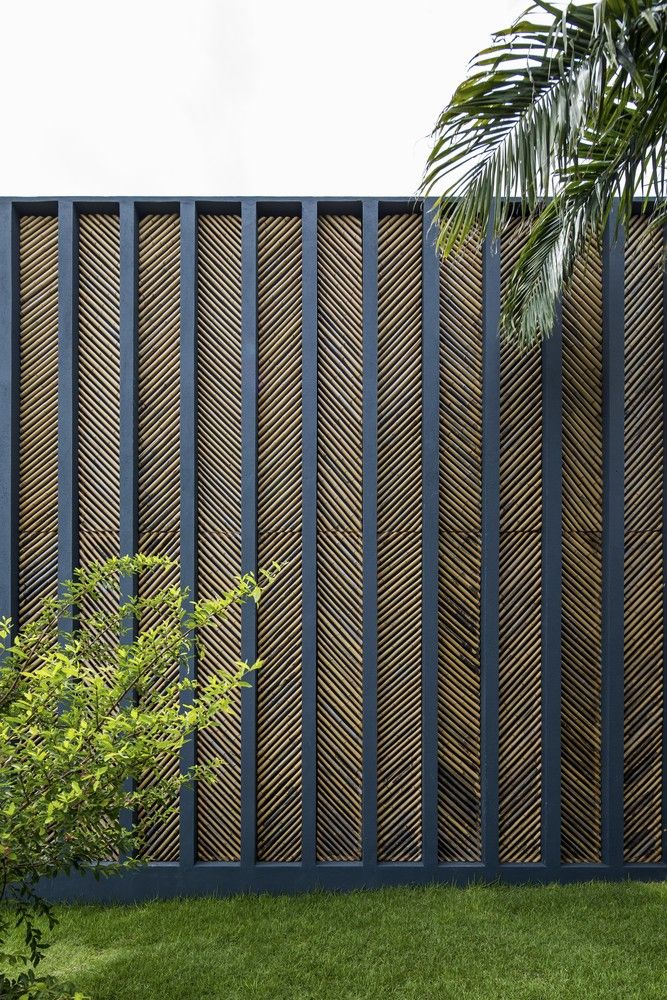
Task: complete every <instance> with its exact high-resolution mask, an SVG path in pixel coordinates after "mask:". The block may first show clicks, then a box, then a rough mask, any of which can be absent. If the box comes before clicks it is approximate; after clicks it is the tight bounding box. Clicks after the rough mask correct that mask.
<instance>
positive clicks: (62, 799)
mask: <svg viewBox="0 0 667 1000" xmlns="http://www.w3.org/2000/svg"><path fill="white" fill-rule="evenodd" d="M175 569H176V566H175V564H173V563H172V562H170V560H169V559H167V558H162V557H156V556H135V557H129V556H128V557H124V558H121V559H111V560H109V561H108V562H106V563H103V564H93V565H91V566H88V567H87V568H85V569H80V570H77V571H76V574H75V579H74V581H73V582H69V583H67V584H65V585H64V587H63V589H62V593H61V596H59V597H57V598H48V599H46V600H44V601H43V603H42V605H41V608H40V612H39V614H38V616H37V617H36V618H35V619H34V620H33V621H31V622H29V623H28V624H27V625H25V626H24V627H23V628H22V629H21V630H20V631H19V632H18V634H17V635H16V637H15V638H14V640H13V642H11V640H10V636H11V623H10V622H9V621H8V620H6V619H5V620H3V621H2V622H0V636H1V637H2V638H3V640H4V641H5V645H6V646H7V648H6V650H5V652H4V657H3V659H2V663H1V665H0V896H1V897H2V902H0V948H1V947H2V942H3V941H5V940H6V938H7V933H8V929H9V928H10V927H11V926H12V925H13V924H14V923H17V922H18V924H19V926H21V927H22V928H23V931H24V945H25V946H24V948H23V949H22V950H20V951H19V952H18V953H9V954H0V963H2V964H4V965H5V967H7V966H9V967H10V968H11V969H13V970H14V972H13V973H11V974H10V976H9V977H5V978H4V979H3V977H2V975H0V996H2V997H3V998H5V997H12V998H22V997H24V996H25V997H32V996H33V995H34V996H49V997H51V996H53V997H59V996H61V995H62V993H61V992H60V991H58V989H57V987H56V985H55V984H53V983H50V982H48V981H46V980H43V979H40V978H38V977H37V976H36V973H35V966H36V965H37V964H38V963H39V961H40V959H41V958H42V956H43V952H44V949H45V947H46V945H45V944H44V943H43V942H42V939H41V931H40V928H39V927H38V925H37V922H36V918H38V917H40V916H42V917H45V918H46V920H47V921H48V922H49V923H50V925H51V926H52V925H53V916H52V914H51V912H50V908H49V907H47V906H46V905H45V904H44V903H43V902H42V901H41V900H40V899H39V897H38V896H37V895H36V893H35V887H36V885H37V883H38V881H39V880H40V879H41V878H47V877H53V876H55V875H58V874H60V873H68V872H71V871H79V872H85V871H92V872H93V873H94V874H95V875H96V876H99V875H108V874H111V873H116V872H118V871H119V870H123V869H126V868H129V867H132V866H134V865H136V864H138V861H137V860H136V857H137V855H138V854H139V853H142V848H144V847H145V843H146V834H147V831H148V829H149V827H150V826H151V825H152V824H154V823H155V822H156V821H159V820H160V818H162V817H163V816H164V815H165V814H166V813H168V812H169V811H171V810H173V809H174V808H175V807H176V803H177V798H178V796H177V793H178V790H179V788H180V786H181V785H182V784H184V783H186V782H190V781H192V780H195V779H197V780H207V781H212V780H215V771H216V766H212V767H209V768H207V769H201V768H198V769H195V770H194V771H191V772H189V773H188V774H181V775H177V776H176V777H174V778H169V779H166V778H163V777H161V776H160V774H159V771H157V770H156V763H157V762H159V761H160V760H161V759H164V757H165V756H167V757H168V756H170V755H177V754H178V753H179V751H180V750H181V748H182V747H183V745H184V743H185V742H186V741H187V740H188V739H189V738H190V736H191V735H192V734H193V732H194V731H195V729H202V728H204V727H206V726H210V725H211V724H212V723H213V721H214V720H215V719H216V717H219V715H220V713H224V712H229V711H231V703H230V695H231V693H232V691H233V690H234V689H236V688H239V687H243V686H247V682H246V681H245V680H244V678H245V676H246V674H247V673H248V671H250V670H254V669H255V668H256V667H257V666H259V661H258V663H255V664H252V665H249V664H247V663H240V662H239V663H237V664H235V665H234V664H231V665H230V666H231V667H232V668H233V669H232V670H231V671H225V670H220V671H219V672H218V673H217V674H215V675H214V676H213V677H212V678H211V680H209V681H207V683H206V685H202V686H198V685H197V683H196V681H195V680H193V679H192V676H191V669H190V666H191V662H192V656H193V651H194V650H196V651H197V656H198V657H200V658H201V657H202V656H204V655H205V648H204V644H203V642H202V640H201V638H200V636H201V634H202V633H201V631H199V630H201V629H203V628H205V629H206V630H207V631H208V630H210V629H212V628H220V627H221V626H223V624H224V621H225V618H226V616H227V614H228V612H229V611H230V609H232V608H233V607H234V606H236V605H240V604H243V603H244V602H245V601H247V600H255V601H257V600H259V597H260V594H261V592H262V589H263V588H264V587H265V585H266V584H268V583H270V582H271V580H272V579H273V577H274V575H275V573H276V572H277V571H278V569H279V567H278V566H277V565H276V566H274V567H273V568H272V569H271V570H270V571H267V572H265V573H264V574H263V576H262V584H261V586H260V585H258V583H257V581H256V580H255V578H254V577H252V576H250V575H248V576H244V577H242V578H239V579H238V580H237V582H236V584H235V585H234V586H233V588H232V589H231V590H229V591H228V592H227V593H226V594H223V595H222V596H220V597H218V598H216V599H214V600H208V601H198V602H196V603H194V602H191V601H188V594H187V591H185V590H182V589H181V588H179V587H178V586H159V582H160V580H161V579H164V577H165V574H168V573H169V571H170V570H175ZM151 574H157V575H158V580H157V582H158V588H157V589H156V588H155V586H153V587H149V588H146V587H145V583H146V582H150V580H147V578H149V577H150V576H151ZM132 578H136V579H137V580H138V588H137V590H138V594H139V595H140V596H134V597H131V598H129V599H125V598H124V597H122V596H121V595H122V591H121V583H122V582H123V581H125V582H128V581H129V580H131V579H132ZM147 589H148V590H153V591H154V593H152V594H151V596H150V597H147V596H141V595H142V593H143V592H145V591H146V590H147ZM195 630H198V631H195ZM151 774H152V775H153V777H154V780H153V781H150V782H144V783H143V784H141V783H140V781H141V779H142V778H145V777H146V775H151ZM133 815H134V817H135V822H134V823H133V824H129V823H128V822H127V817H128V816H133ZM124 817H125V821H124V820H123V818H124ZM49 990H50V991H51V992H48V991H49ZM45 991H46V992H45Z"/></svg>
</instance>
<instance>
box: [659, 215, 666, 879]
mask: <svg viewBox="0 0 667 1000" xmlns="http://www.w3.org/2000/svg"><path fill="white" fill-rule="evenodd" d="M662 244H663V272H662V580H663V592H662V649H663V654H662V661H663V671H662V851H661V856H660V860H661V862H662V864H663V865H666V864H667V267H665V266H664V263H665V258H664V253H665V249H667V227H666V226H663V229H662Z"/></svg>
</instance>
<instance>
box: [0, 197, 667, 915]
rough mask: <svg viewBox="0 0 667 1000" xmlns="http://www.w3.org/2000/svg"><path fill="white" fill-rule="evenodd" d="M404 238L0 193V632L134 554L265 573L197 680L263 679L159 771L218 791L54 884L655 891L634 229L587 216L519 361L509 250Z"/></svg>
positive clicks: (652, 690) (658, 634) (653, 727)
mask: <svg viewBox="0 0 667 1000" xmlns="http://www.w3.org/2000/svg"><path fill="white" fill-rule="evenodd" d="M431 223H432V214H431V206H430V205H428V204H427V205H426V206H424V205H423V204H421V203H417V202H414V201H411V202H410V201H406V200H400V199H388V200H379V201H378V200H377V199H363V200H359V201H354V200H346V199H338V200H336V199H334V200H321V201H320V200H317V199H313V198H308V199H303V200H300V201H299V200H296V201H295V200H280V199H278V200H274V201H258V200H256V199H251V198H248V199H242V200H240V201H238V200H237V201H234V200H228V199H218V200H216V199H208V200H202V201H200V202H197V201H195V200H193V199H187V200H183V201H177V200H164V199H152V200H150V199H149V200H143V201H134V200H132V199H121V200H119V201H117V200H113V199H111V200H99V199H96V200H86V199H81V200H74V201H73V200H71V199H67V200H63V201H53V200H46V199H42V200H28V199H22V200H16V201H8V200H5V201H3V202H2V204H1V206H0V226H1V231H0V336H1V337H2V347H3V351H4V359H5V364H4V365H3V370H2V373H1V376H0V407H1V408H2V416H3V439H2V449H3V451H2V463H1V464H0V470H1V471H0V475H1V476H2V480H1V486H0V498H1V499H2V504H3V509H2V517H1V520H0V523H1V525H2V527H1V529H0V530H1V532H2V534H1V539H2V541H1V544H0V551H1V552H2V555H3V559H4V567H5V573H4V574H3V579H2V582H1V583H0V603H1V605H2V607H1V608H0V612H1V613H3V614H4V613H8V614H11V615H12V616H13V617H14V619H15V620H16V621H17V622H19V623H22V622H24V621H26V620H28V619H29V618H30V616H31V615H32V614H34V611H35V607H36V602H37V601H38V599H39V597H40V596H41V595H42V594H46V593H53V592H54V590H55V588H56V587H57V584H58V579H59V577H60V578H62V576H63V574H64V573H66V572H67V571H71V567H72V566H73V565H75V564H76V563H85V562H86V561H89V560H91V559H96V558H105V557H107V556H110V555H113V554H115V553H121V552H132V551H135V550H137V549H138V550H140V551H143V552H162V553H168V554H170V555H172V556H174V557H176V558H178V560H179V562H180V566H181V573H180V578H181V581H182V583H183V584H186V585H188V586H189V587H190V588H191V590H192V592H193V593H194V594H197V595H199V596H200V597H207V596H212V595H213V594H215V593H216V592H217V591H220V590H221V589H224V587H225V584H226V581H227V580H229V579H230V577H233V576H234V575H236V574H237V573H240V572H241V571H245V570H256V569H257V567H261V566H262V565H265V564H268V563H269V562H271V561H272V560H273V559H281V560H285V561H287V563H288V566H287V569H286V570H285V572H284V573H283V575H282V576H281V578H280V580H279V582H278V583H277V584H276V585H275V587H274V588H273V589H272V590H271V592H270V593H269V594H268V595H267V596H266V599H265V600H264V601H263V602H262V603H261V605H260V607H259V609H258V610H256V609H255V608H254V607H248V608H246V609H244V611H243V614H242V615H239V616H238V617H237V618H232V619H231V620H230V622H229V627H228V628H227V629H226V630H223V631H217V630H216V631H215V633H214V634H212V635H211V636H210V638H209V641H210V645H209V655H208V656H207V657H206V658H205V660H203V661H202V662H201V663H199V664H195V665H194V668H195V670H197V671H198V676H199V678H200V680H202V681H205V680H206V677H207V676H209V675H210V673H211V672H212V671H215V670H216V669H217V668H218V667H224V666H228V665H229V664H230V663H232V662H233V661H235V660H236V659H238V658H239V657H241V658H247V659H249V660H253V659H255V658H256V656H257V655H258V654H259V655H261V656H262V658H263V659H264V660H265V661H266V664H265V666H264V667H263V668H262V670H261V671H260V672H259V673H258V674H257V675H255V676H254V678H253V683H252V685H251V686H250V687H249V688H248V689H245V690H244V691H243V692H242V694H241V696H240V697H238V698H237V700H236V709H237V711H236V712H235V714H234V715H233V716H232V717H229V716H225V717H223V718H221V719H220V720H218V721H217V722H216V724H215V726H214V727H213V728H212V729H210V730H209V731H207V732H205V733H202V734H200V735H199V736H198V738H197V739H196V740H195V741H193V742H192V743H191V744H189V745H188V747H186V749H185V751H184V753H183V756H182V760H181V761H180V762H179V761H178V760H164V761H162V762H159V769H160V770H161V771H163V772H164V773H172V772H174V770H175V769H177V768H178V767H188V766H189V765H191V764H192V763H193V762H195V761H199V762H202V763H206V762H208V761H210V760H213V759H215V758H218V757H221V758H222V760H223V762H224V767H223V769H222V772H221V775H220V779H219V781H218V783H217V784H216V785H213V786H211V785H206V786H203V787H201V788H199V789H197V790H196V791H185V792H184V793H183V794H182V796H181V799H180V808H179V813H178V815H175V816H174V817H173V819H171V820H170V821H169V822H167V823H164V822H162V823H156V824H155V828H154V829H153V830H152V832H151V836H150V842H149V845H148V854H149V855H150V858H151V861H150V863H149V864H148V865H147V866H146V867H145V868H144V869H142V870H140V871H137V872H136V873H133V874H132V875H130V876H128V877H127V878H125V879H112V880H109V881H108V882H104V881H103V882H101V883H95V882H94V881H92V880H87V879H83V880H81V879H74V878H73V879H69V880H68V879H61V880H57V881H56V882H55V883H54V884H52V885H50V886H48V887H46V890H47V891H48V892H49V893H50V894H51V895H57V896H61V897H62V896H80V897H81V896H83V897H88V898H98V899H101V898H116V899H138V898H142V897H147V896H154V895H163V896H169V895H175V894H180V893H188V892H192V893H202V892H217V893H226V892H237V891H244V890H252V891H263V890H268V891H293V890H294V891H296V890H301V889H306V888H310V887H314V886H324V887H330V888H351V887H355V886H373V885H382V884H397V883H415V882H430V881H436V880H439V881H454V882H458V883H465V882H467V881H469V880H471V879H479V878H487V877H488V878H495V877H497V876H498V875H500V876H501V877H502V878H503V879H506V880H507V881H545V880H559V881H563V882H567V881H573V880H579V879H591V878H622V877H628V876H629V877H638V878H645V879H660V878H663V877H664V875H665V873H666V872H667V856H666V852H667V841H666V837H665V829H666V828H667V794H666V789H665V774H666V770H667V769H666V767H665V762H666V760H667V739H666V738H665V732H666V726H665V718H666V713H665V667H664V662H665V656H664V634H665V628H664V620H665V586H664V573H665V544H666V537H667V533H666V532H665V530H664V527H665V491H664V479H665V462H666V460H667V448H665V441H664V436H665V421H664V392H665V389H664V387H665V364H664V343H665V317H666V310H665V289H666V287H667V285H666V282H665V275H664V273H663V270H662V260H663V256H662V255H663V238H662V236H661V234H660V233H658V232H654V233H653V234H652V235H650V237H649V238H648V241H647V240H646V239H645V236H646V226H647V222H646V219H645V218H643V217H640V216H639V214H638V215H637V217H636V218H635V219H633V221H632V223H631V225H630V226H629V227H628V228H627V232H625V233H624V232H623V231H622V230H621V231H620V232H619V236H618V239H615V234H614V231H613V223H612V224H611V226H610V229H609V230H608V232H607V234H606V236H605V240H604V243H603V245H602V246H601V247H599V248H591V251H590V253H589V255H588V258H587V260H586V261H584V262H582V263H581V265H580V266H579V267H578V268H577V272H576V274H575V278H574V280H573V282H572V285H571V287H570V288H569V289H568V290H567V292H566V293H565V295H564V298H563V302H562V307H561V308H559V312H558V319H557V322H556V325H555V328H554V331H553V333H552V336H551V337H550V338H549V339H548V340H547V341H546V342H545V344H544V345H543V346H542V348H541V350H539V349H538V350H536V351H533V352H530V353H527V354H521V353H519V352H517V351H516V350H515V349H513V348H511V347H509V346H507V345H504V344H503V345H501V344H500V342H499V339H498V335H497V327H498V316H499V309H500V306H501V303H502V297H503V295H504V293H505V288H506V284H507V280H508V276H509V273H510V271H511V267H512V264H513V261H514V260H515V259H516V256H517V254H518V252H519V251H520V248H521V245H522V240H523V239H524V238H525V237H524V234H523V232H522V230H521V228H520V227H519V226H518V225H514V226H511V227H510V228H509V229H508V230H507V231H506V233H505V234H504V235H503V237H502V239H501V240H500V241H499V245H492V244H491V243H490V241H489V240H488V239H487V240H485V241H482V244H481V245H478V244H476V243H474V242H473V241H471V242H470V243H469V244H468V245H466V246H465V247H464V248H463V249H462V250H461V252H460V253H459V254H458V256H456V257H455V258H453V259H451V260H448V261H446V262H440V261H438V260H437V257H436V255H435V251H434V246H433V243H434V230H433V228H432V226H431ZM145 780H146V781H151V780H153V779H152V778H151V777H150V776H147V777H146V779H145Z"/></svg>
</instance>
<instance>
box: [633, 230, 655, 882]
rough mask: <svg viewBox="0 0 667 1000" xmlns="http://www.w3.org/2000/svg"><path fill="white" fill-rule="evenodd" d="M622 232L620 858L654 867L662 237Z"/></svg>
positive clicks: (645, 233) (641, 231) (640, 232)
mask: <svg viewBox="0 0 667 1000" xmlns="http://www.w3.org/2000/svg"><path fill="white" fill-rule="evenodd" d="M647 225H648V220H647V219H646V218H636V219H634V220H633V221H632V222H631V223H630V225H629V226H628V227H627V231H626V244H625V245H626V258H625V428H624V430H625V561H624V643H623V647H624V649H623V657H624V671H625V677H624V688H625V694H624V708H625V711H624V747H625V750H624V857H625V860H626V861H627V862H634V863H642V862H649V861H660V860H661V853H662V843H661V841H662V822H661V819H662V816H661V805H662V798H661V783H662V740H663V733H662V718H663V699H664V697H665V692H664V690H663V679H662V678H663V641H664V622H663V617H662V605H663V559H662V546H663V541H662V530H663V523H662V509H663V489H664V485H663V481H662V466H663V419H664V410H663V406H664V401H663V392H662V386H663V374H664V368H663V366H664V344H663V329H664V326H663V324H664V317H663V294H662V283H663V274H662V262H663V238H662V234H661V233H660V232H654V233H653V234H651V235H650V236H648V234H647V232H646V229H647Z"/></svg>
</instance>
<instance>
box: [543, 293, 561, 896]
mask: <svg viewBox="0 0 667 1000" xmlns="http://www.w3.org/2000/svg"><path fill="white" fill-rule="evenodd" d="M562 390H563V319H562V303H561V302H559V303H558V307H557V312H556V321H555V324H554V329H553V330H552V332H551V336H550V337H548V338H547V339H546V340H545V341H544V343H543V344H542V504H543V515H542V516H543V521H542V773H543V781H542V857H543V861H544V864H545V865H546V867H547V869H548V870H549V876H550V877H554V878H555V877H556V876H557V874H558V870H559V867H560V858H561V848H560V840H561V829H560V828H561V776H560V773H561V739H560V727H561V667H560V664H561V620H562V606H561V605H562V595H561V586H562V563H563V557H562V543H561V530H562V528H561V518H562V506H563V504H562V475H563V443H562V436H563V399H562Z"/></svg>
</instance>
